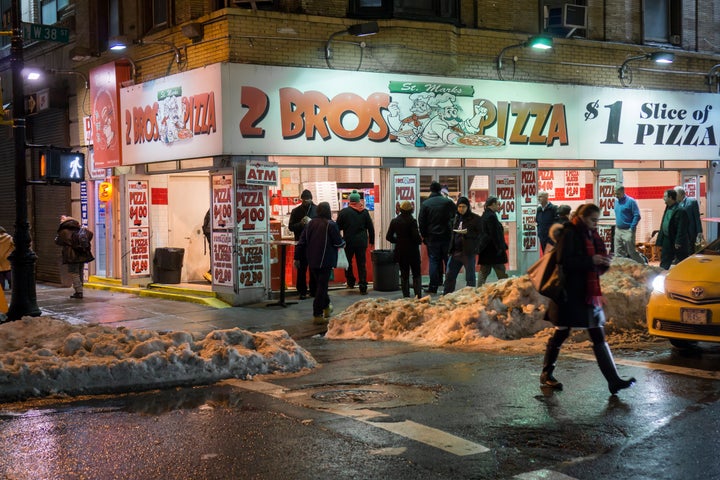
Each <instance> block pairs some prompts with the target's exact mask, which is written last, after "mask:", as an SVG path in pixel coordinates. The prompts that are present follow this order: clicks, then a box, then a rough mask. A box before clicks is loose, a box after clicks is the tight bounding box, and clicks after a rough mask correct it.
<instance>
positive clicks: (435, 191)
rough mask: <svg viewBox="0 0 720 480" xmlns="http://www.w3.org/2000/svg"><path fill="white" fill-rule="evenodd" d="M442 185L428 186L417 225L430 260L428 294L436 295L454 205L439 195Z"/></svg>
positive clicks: (441, 276)
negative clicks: (428, 189) (426, 196)
mask: <svg viewBox="0 0 720 480" xmlns="http://www.w3.org/2000/svg"><path fill="white" fill-rule="evenodd" d="M441 190H442V185H440V184H439V183H438V182H432V183H431V184H430V196H429V197H428V199H427V200H425V201H424V202H423V203H422V205H421V206H420V214H419V215H418V223H419V224H420V235H422V237H423V243H424V244H425V245H426V246H427V251H428V257H429V260H430V283H429V285H428V292H429V293H437V289H438V287H439V286H440V285H442V283H443V272H444V271H445V267H446V266H447V258H448V250H449V249H450V234H451V233H452V232H451V228H452V227H451V225H452V220H453V217H454V216H455V203H454V202H453V201H452V200H450V199H449V198H446V197H444V196H443V195H442V193H440V191H441Z"/></svg>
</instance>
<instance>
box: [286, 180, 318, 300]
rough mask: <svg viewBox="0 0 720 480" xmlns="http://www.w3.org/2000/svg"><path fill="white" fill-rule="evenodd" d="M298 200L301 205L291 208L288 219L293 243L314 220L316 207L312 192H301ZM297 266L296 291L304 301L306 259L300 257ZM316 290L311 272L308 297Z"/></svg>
mask: <svg viewBox="0 0 720 480" xmlns="http://www.w3.org/2000/svg"><path fill="white" fill-rule="evenodd" d="M300 200H301V203H300V205H298V206H297V207H295V208H293V209H292V211H291V212H290V219H289V220H288V228H289V229H290V231H291V232H293V235H295V241H296V242H297V241H298V240H300V235H301V234H302V232H303V230H305V226H306V225H307V224H308V222H309V221H310V220H312V219H313V218H315V215H316V211H317V207H316V206H315V204H314V203H313V196H312V192H310V190H303V191H302V193H301V194H300ZM299 260H300V263H299V265H298V266H297V267H296V270H297V280H296V288H297V291H298V294H299V295H300V300H305V299H306V298H307V295H308V282H307V274H308V264H307V259H306V258H305V257H301V258H300V259H299ZM316 288H317V285H316V284H315V277H313V275H312V271H311V272H310V290H309V292H310V296H312V295H314V294H315V289H316Z"/></svg>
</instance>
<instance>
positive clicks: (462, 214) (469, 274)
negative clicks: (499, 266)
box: [443, 197, 480, 295]
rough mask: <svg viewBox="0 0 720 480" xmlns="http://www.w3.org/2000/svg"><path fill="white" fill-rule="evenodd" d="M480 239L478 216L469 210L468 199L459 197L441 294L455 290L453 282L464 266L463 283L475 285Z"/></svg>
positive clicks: (469, 285) (470, 285)
mask: <svg viewBox="0 0 720 480" xmlns="http://www.w3.org/2000/svg"><path fill="white" fill-rule="evenodd" d="M479 239H480V216H479V215H477V214H476V213H473V212H472V210H470V200H468V199H467V198H466V197H460V198H458V201H457V215H455V221H454V223H453V230H452V237H451V240H450V249H449V251H448V252H449V254H450V260H449V261H448V266H447V275H445V285H444V286H443V294H444V295H447V294H448V293H452V292H454V291H455V283H456V280H457V276H458V274H459V273H460V269H461V268H465V285H466V286H468V287H475V261H476V259H477V251H478V240H479Z"/></svg>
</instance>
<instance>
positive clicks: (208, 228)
mask: <svg viewBox="0 0 720 480" xmlns="http://www.w3.org/2000/svg"><path fill="white" fill-rule="evenodd" d="M211 208H212V207H211ZM202 232H203V235H204V236H205V241H206V242H207V248H208V250H209V252H210V268H209V269H208V271H207V272H205V273H203V278H204V279H205V280H207V281H208V282H210V283H212V255H213V254H212V215H211V214H210V208H208V211H207V212H205V218H203V225H202Z"/></svg>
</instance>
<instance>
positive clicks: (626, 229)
mask: <svg viewBox="0 0 720 480" xmlns="http://www.w3.org/2000/svg"><path fill="white" fill-rule="evenodd" d="M639 222H640V209H639V208H638V204H637V201H635V199H634V198H632V197H631V196H629V195H626V194H625V187H624V186H622V185H615V243H614V250H615V256H616V257H619V258H629V259H631V260H634V261H636V262H637V263H642V264H644V263H646V262H645V260H644V259H643V258H642V257H641V256H640V252H638V251H637V250H636V249H635V243H636V234H635V232H636V231H637V226H638V223H639Z"/></svg>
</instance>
